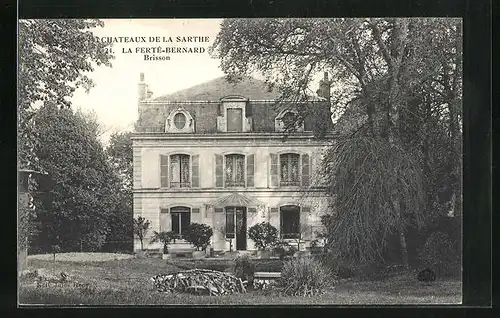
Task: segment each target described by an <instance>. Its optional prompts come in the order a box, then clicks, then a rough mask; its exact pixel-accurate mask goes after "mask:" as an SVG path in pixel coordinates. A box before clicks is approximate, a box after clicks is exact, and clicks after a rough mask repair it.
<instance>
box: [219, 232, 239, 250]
mask: <svg viewBox="0 0 500 318" xmlns="http://www.w3.org/2000/svg"><path fill="white" fill-rule="evenodd" d="M219 232H220V233H221V234H222V236H223V237H224V240H225V241H226V242H228V243H229V252H225V253H224V255H225V256H236V255H238V252H237V251H234V249H233V240H234V233H227V230H226V226H222V227H220V228H219Z"/></svg>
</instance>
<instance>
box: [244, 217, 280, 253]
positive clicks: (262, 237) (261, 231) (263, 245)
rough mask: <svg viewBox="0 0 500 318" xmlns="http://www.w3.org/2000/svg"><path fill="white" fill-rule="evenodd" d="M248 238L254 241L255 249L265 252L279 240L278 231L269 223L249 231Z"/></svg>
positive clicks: (255, 226) (256, 225)
mask: <svg viewBox="0 0 500 318" xmlns="http://www.w3.org/2000/svg"><path fill="white" fill-rule="evenodd" d="M248 237H249V238H250V239H251V240H252V241H254V243H255V247H257V248H258V249H260V250H265V249H267V248H269V247H270V246H272V245H274V243H275V242H276V241H277V240H278V230H277V229H276V228H275V227H274V226H272V225H271V224H270V223H269V222H262V223H258V224H255V225H254V226H252V227H251V228H250V229H249V230H248Z"/></svg>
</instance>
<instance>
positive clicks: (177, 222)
mask: <svg viewBox="0 0 500 318" xmlns="http://www.w3.org/2000/svg"><path fill="white" fill-rule="evenodd" d="M170 216H171V225H172V227H171V231H172V232H174V233H176V234H177V235H178V236H179V237H181V238H182V233H185V232H186V230H187V228H188V226H189V224H191V209H190V208H189V207H185V206H176V207H172V208H170Z"/></svg>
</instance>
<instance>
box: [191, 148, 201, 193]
mask: <svg viewBox="0 0 500 318" xmlns="http://www.w3.org/2000/svg"><path fill="white" fill-rule="evenodd" d="M199 165H200V156H199V155H194V156H191V170H192V171H191V186H192V187H193V188H198V187H199V186H200V166H199Z"/></svg>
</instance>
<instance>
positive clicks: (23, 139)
mask: <svg viewBox="0 0 500 318" xmlns="http://www.w3.org/2000/svg"><path fill="white" fill-rule="evenodd" d="M103 25H104V24H103V22H102V21H100V20H94V19H37V20H20V21H19V45H18V48H19V61H18V63H19V66H18V79H19V81H18V111H19V145H20V147H19V164H20V166H21V168H31V169H40V166H39V165H38V158H36V156H34V148H35V147H36V144H37V143H38V142H39V141H38V140H37V134H38V132H37V131H36V130H35V129H34V127H33V121H32V120H31V119H32V118H33V116H34V114H35V109H34V108H33V107H34V106H36V105H43V104H45V103H52V104H54V105H57V106H58V107H60V108H68V107H70V106H71V100H70V99H71V97H72V96H73V93H74V92H75V90H76V89H77V88H78V87H82V88H84V89H85V90H87V91H88V90H89V89H90V88H91V87H93V85H94V82H93V81H92V79H91V78H90V77H89V75H90V73H91V72H92V71H93V70H94V68H95V67H96V66H100V65H105V66H111V62H110V61H111V59H112V58H113V56H112V55H111V54H110V52H109V50H108V48H109V44H107V43H103V42H99V41H98V40H97V38H96V37H95V36H94V34H93V32H92V30H93V29H94V28H98V27H102V26H103Z"/></svg>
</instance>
